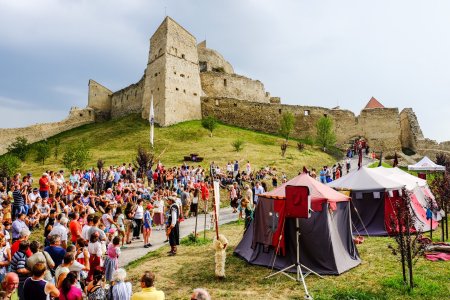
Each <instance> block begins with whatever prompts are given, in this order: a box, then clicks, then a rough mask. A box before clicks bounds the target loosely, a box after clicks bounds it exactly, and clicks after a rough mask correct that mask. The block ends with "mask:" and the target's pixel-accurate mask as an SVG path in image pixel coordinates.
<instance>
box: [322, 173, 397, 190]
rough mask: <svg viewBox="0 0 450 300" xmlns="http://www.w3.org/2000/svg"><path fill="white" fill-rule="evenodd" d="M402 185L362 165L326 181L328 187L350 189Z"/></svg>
mask: <svg viewBox="0 0 450 300" xmlns="http://www.w3.org/2000/svg"><path fill="white" fill-rule="evenodd" d="M404 185H405V184H402V183H401V182H398V181H396V180H394V179H390V178H388V177H386V176H383V175H381V174H379V173H378V172H376V171H374V170H373V169H370V168H367V167H362V168H361V169H359V170H358V171H356V172H352V173H349V174H347V175H345V176H343V177H341V178H339V179H337V180H335V181H332V182H330V183H328V186H329V187H332V188H337V189H347V190H352V191H385V190H399V189H402V188H403V186H404Z"/></svg>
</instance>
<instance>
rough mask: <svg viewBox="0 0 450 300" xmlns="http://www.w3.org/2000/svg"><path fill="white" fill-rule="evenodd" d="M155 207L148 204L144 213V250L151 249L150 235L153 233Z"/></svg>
mask: <svg viewBox="0 0 450 300" xmlns="http://www.w3.org/2000/svg"><path fill="white" fill-rule="evenodd" d="M152 209H153V205H151V204H148V205H147V209H146V210H145V213H144V248H148V247H151V246H152V244H150V235H151V233H152V219H153V218H152V211H151V210H152Z"/></svg>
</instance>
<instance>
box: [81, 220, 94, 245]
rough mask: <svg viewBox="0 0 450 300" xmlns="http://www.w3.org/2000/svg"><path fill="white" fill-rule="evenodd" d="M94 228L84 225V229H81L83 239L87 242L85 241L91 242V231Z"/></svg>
mask: <svg viewBox="0 0 450 300" xmlns="http://www.w3.org/2000/svg"><path fill="white" fill-rule="evenodd" d="M91 227H92V226H89V225H87V224H86V225H84V226H83V228H82V229H81V237H82V238H83V239H84V240H85V241H89V234H88V232H89V229H91Z"/></svg>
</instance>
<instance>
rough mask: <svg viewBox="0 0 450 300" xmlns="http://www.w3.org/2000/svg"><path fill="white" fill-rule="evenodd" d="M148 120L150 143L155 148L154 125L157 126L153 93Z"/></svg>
mask: <svg viewBox="0 0 450 300" xmlns="http://www.w3.org/2000/svg"><path fill="white" fill-rule="evenodd" d="M148 120H149V122H150V145H151V146H152V148H153V138H154V129H155V128H154V127H155V112H154V110H153V95H152V99H151V100H150V114H149V116H148Z"/></svg>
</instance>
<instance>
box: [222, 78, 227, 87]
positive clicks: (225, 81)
mask: <svg viewBox="0 0 450 300" xmlns="http://www.w3.org/2000/svg"><path fill="white" fill-rule="evenodd" d="M223 86H227V79H226V78H225V79H224V80H223Z"/></svg>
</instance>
